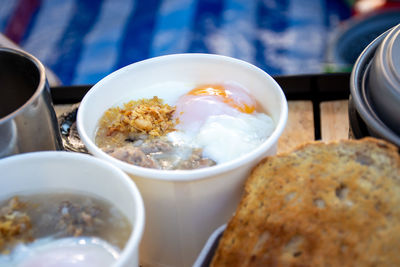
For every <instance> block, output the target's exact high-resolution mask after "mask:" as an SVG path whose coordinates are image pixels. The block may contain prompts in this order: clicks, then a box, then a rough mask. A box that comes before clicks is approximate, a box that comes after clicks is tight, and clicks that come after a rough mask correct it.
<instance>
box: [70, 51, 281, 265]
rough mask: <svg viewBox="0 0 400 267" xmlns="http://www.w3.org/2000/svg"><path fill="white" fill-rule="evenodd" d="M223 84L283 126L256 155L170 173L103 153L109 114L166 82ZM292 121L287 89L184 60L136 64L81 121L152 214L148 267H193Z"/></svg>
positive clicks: (222, 63)
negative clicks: (101, 133) (238, 88)
mask: <svg viewBox="0 0 400 267" xmlns="http://www.w3.org/2000/svg"><path fill="white" fill-rule="evenodd" d="M170 81H179V82H184V83H186V82H188V83H192V84H213V83H214V84H215V83H222V82H226V81H235V82H238V83H240V84H241V85H243V86H244V87H245V88H247V89H248V90H249V91H250V92H251V94H252V95H253V96H254V97H255V98H256V99H257V100H258V101H259V103H260V104H261V105H262V107H263V109H264V110H265V111H266V112H267V113H268V114H269V115H270V116H271V117H272V119H273V121H274V122H275V124H276V127H275V130H274V131H273V133H272V134H271V136H270V137H269V138H268V139H267V140H266V141H265V142H264V143H262V145H260V146H259V147H258V148H257V149H255V150H254V151H251V152H249V153H248V154H246V155H244V156H241V157H239V158H237V159H234V160H232V161H229V162H226V163H223V164H219V165H216V166H213V167H207V168H203V169H197V170H176V171H165V170H155V169H148V168H143V167H137V166H134V165H130V164H128V163H125V162H123V161H120V160H117V159H115V158H113V157H111V156H109V155H108V154H106V153H104V152H103V151H102V150H101V149H99V148H98V147H97V146H96V145H95V142H94V139H95V133H96V130H97V126H98V122H99V119H100V118H101V116H102V115H103V113H104V111H105V110H107V109H108V108H110V107H112V106H115V105H116V104H121V103H123V102H128V101H129V100H133V99H138V98H141V96H142V95H143V90H145V89H146V88H149V87H150V86H151V85H154V84H157V83H163V82H170ZM286 120H287V102H286V98H285V96H284V94H283V92H282V90H281V88H280V87H279V85H278V84H277V83H276V82H275V81H274V80H273V79H272V78H271V77H270V76H269V75H268V74H266V73H265V72H264V71H262V70H261V69H259V68H257V67H255V66H253V65H251V64H249V63H247V62H244V61H241V60H237V59H233V58H230V57H225V56H218V55H211V54H176V55H168V56H162V57H157V58H152V59H148V60H144V61H141V62H138V63H134V64H131V65H129V66H127V67H124V68H122V69H120V70H117V71H115V72H114V73H112V74H110V75H108V76H107V77H105V78H104V79H102V80H101V81H100V82H98V83H97V84H96V85H94V86H93V88H92V89H91V90H90V91H89V92H88V93H87V94H86V96H85V97H84V99H83V100H82V102H81V104H80V107H79V110H78V116H77V126H78V131H79V134H80V137H81V139H82V141H83V142H84V144H85V145H86V146H87V148H88V150H89V151H90V153H92V154H93V155H95V156H96V157H99V158H102V159H105V160H107V161H109V162H111V163H113V164H114V165H115V166H118V167H119V168H121V169H122V170H124V171H125V172H127V173H128V174H129V175H130V176H131V177H132V178H133V180H134V181H135V183H136V184H137V186H138V188H139V190H140V191H141V194H142V196H143V199H144V203H145V207H146V219H147V223H146V230H145V234H144V237H143V242H142V244H141V249H140V256H141V260H143V263H144V264H151V265H160V266H161V265H163V266H168V265H169V266H190V265H192V264H193V262H194V261H195V259H196V256H197V254H198V253H199V252H200V250H201V248H202V247H203V245H204V242H205V241H206V240H207V238H208V236H209V235H210V234H211V233H212V231H213V230H214V229H215V228H216V227H217V226H219V225H221V224H223V223H225V222H226V221H227V220H228V219H229V218H230V217H231V215H232V213H233V212H234V210H235V209H236V206H237V203H238V201H239V199H240V196H241V193H242V186H243V183H244V181H245V179H246V177H247V175H248V174H249V172H250V170H251V168H252V167H253V166H254V165H255V164H257V163H258V162H259V160H261V159H262V158H263V157H265V156H267V155H273V154H275V153H276V147H277V141H278V138H279V136H280V135H281V134H282V131H283V129H284V127H285V124H286Z"/></svg>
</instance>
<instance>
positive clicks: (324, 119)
mask: <svg viewBox="0 0 400 267" xmlns="http://www.w3.org/2000/svg"><path fill="white" fill-rule="evenodd" d="M320 112H321V113H320V114H321V139H322V140H323V141H333V140H340V139H348V138H349V117H348V101H347V100H340V101H327V102H322V103H321V104H320Z"/></svg>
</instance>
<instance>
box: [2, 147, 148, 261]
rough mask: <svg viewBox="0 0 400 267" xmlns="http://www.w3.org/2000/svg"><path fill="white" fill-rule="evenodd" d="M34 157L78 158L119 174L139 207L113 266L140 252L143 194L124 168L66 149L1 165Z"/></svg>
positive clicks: (20, 157) (12, 158)
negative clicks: (133, 252) (130, 230)
mask: <svg viewBox="0 0 400 267" xmlns="http://www.w3.org/2000/svg"><path fill="white" fill-rule="evenodd" d="M32 158H34V159H37V160H43V161H47V160H57V161H62V162H63V161H67V160H69V159H74V160H76V159H78V160H81V161H85V162H88V163H89V164H94V165H97V166H99V168H104V169H108V170H110V171H111V172H112V173H114V174H115V175H116V176H119V177H120V179H121V181H122V183H123V184H124V185H125V187H127V188H129V191H131V193H132V195H133V197H134V199H135V203H136V208H137V210H136V218H137V219H136V222H135V225H132V232H131V235H130V237H129V239H128V241H127V242H126V244H125V247H124V248H123V250H122V251H121V252H122V253H121V254H120V255H119V257H118V259H117V261H116V262H115V263H114V265H113V266H114V267H117V266H122V265H124V264H126V262H127V261H129V260H130V258H131V255H130V254H129V253H130V252H132V251H137V253H139V244H140V241H141V239H142V236H143V232H144V226H145V210H144V203H143V199H142V196H141V194H140V192H139V190H138V188H137V187H136V184H135V183H134V182H133V181H132V179H130V178H129V176H128V175H127V174H126V173H124V172H123V171H122V170H120V169H119V168H117V167H116V166H114V165H113V164H111V163H109V162H107V161H105V160H102V159H98V158H96V157H93V156H90V155H86V154H82V153H77V152H66V151H39V152H28V153H23V154H17V155H13V156H10V157H6V158H4V159H1V160H0V166H2V165H3V166H7V165H8V164H10V163H12V162H22V161H25V160H30V159H32ZM3 177H4V176H3Z"/></svg>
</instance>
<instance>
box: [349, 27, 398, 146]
mask: <svg viewBox="0 0 400 267" xmlns="http://www.w3.org/2000/svg"><path fill="white" fill-rule="evenodd" d="M350 92H351V96H350V101H349V121H350V129H351V131H352V133H353V135H354V137H355V138H360V137H363V136H374V137H377V138H381V139H385V140H387V141H389V142H391V143H394V144H396V145H397V146H398V147H400V24H399V25H397V26H395V27H393V28H391V29H390V30H388V31H386V32H385V33H383V34H382V35H380V36H379V37H378V38H376V39H375V40H374V41H373V42H371V43H370V44H369V45H368V46H367V47H366V48H365V49H364V51H363V52H362V53H361V55H360V56H359V58H358V60H357V61H356V63H355V65H354V67H353V70H352V74H351V78H350Z"/></svg>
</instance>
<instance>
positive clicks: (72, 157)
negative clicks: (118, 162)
mask: <svg viewBox="0 0 400 267" xmlns="http://www.w3.org/2000/svg"><path fill="white" fill-rule="evenodd" d="M0 172H1V173H2V175H1V178H0V188H2V190H1V192H0V230H1V231H0V232H1V233H0V265H1V266H44V265H45V266H115V267H116V266H138V263H139V258H138V257H139V256H138V251H139V243H140V240H141V238H142V234H143V229H144V221H145V214H144V206H143V201H142V198H141V195H140V193H139V191H138V189H137V188H136V186H135V184H134V183H133V182H132V180H131V179H130V178H129V177H128V176H127V175H126V174H125V173H124V172H122V171H121V170H120V169H118V168H116V167H115V166H113V165H112V164H110V163H107V162H105V161H103V160H100V159H97V158H95V157H92V156H89V155H84V154H79V153H70V152H34V153H26V154H20V155H16V156H11V157H8V158H6V159H2V160H1V161H0Z"/></svg>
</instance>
